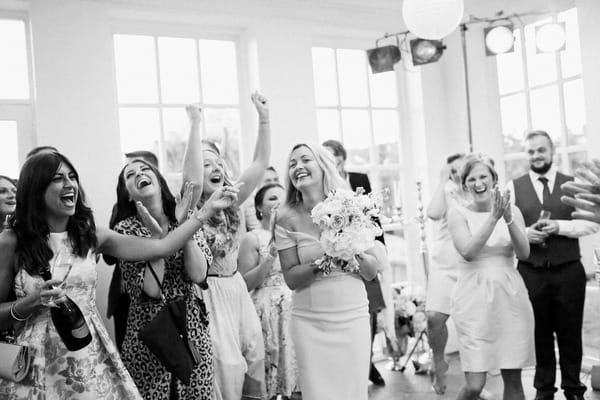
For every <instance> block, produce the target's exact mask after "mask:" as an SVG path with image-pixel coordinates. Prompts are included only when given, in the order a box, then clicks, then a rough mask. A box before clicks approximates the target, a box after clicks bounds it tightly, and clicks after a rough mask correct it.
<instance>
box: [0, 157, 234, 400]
mask: <svg viewBox="0 0 600 400" xmlns="http://www.w3.org/2000/svg"><path fill="white" fill-rule="evenodd" d="M221 194H222V192H221V193H219V194H217V195H215V197H213V199H212V200H211V201H210V202H207V203H209V205H208V206H207V207H205V208H204V209H202V210H199V211H197V212H196V214H195V216H194V218H190V219H188V220H187V221H186V222H185V223H183V224H182V225H180V226H179V227H178V228H177V229H175V230H174V231H172V232H171V233H170V234H169V235H167V236H165V237H164V238H162V239H160V240H153V239H142V238H137V237H134V236H125V235H120V234H118V233H116V232H114V231H111V230H109V229H106V228H96V226H95V223H94V217H93V214H92V210H91V209H90V208H89V207H87V206H86V205H85V198H84V194H83V191H82V189H81V187H80V184H79V176H78V174H77V172H76V171H75V168H74V167H73V165H72V164H71V162H70V161H69V160H68V159H67V158H66V157H65V156H63V155H62V154H60V153H55V152H51V153H43V154H42V153H40V154H38V155H35V156H32V157H30V158H29V159H28V160H27V161H26V162H25V164H24V165H23V168H22V170H21V174H20V176H19V182H18V190H17V208H16V211H15V214H14V215H13V217H12V218H11V220H10V228H11V229H7V230H5V231H3V232H2V233H1V234H0V329H6V328H8V327H11V326H13V327H14V328H15V334H16V335H15V336H16V343H17V344H20V345H25V346H29V348H30V350H31V351H32V353H33V357H34V358H33V363H32V368H31V371H30V372H29V374H28V375H27V377H26V378H25V379H24V380H23V381H21V382H20V383H15V382H12V381H8V380H3V379H0V398H1V399H9V400H18V399H36V400H45V399H48V400H54V399H79V400H96V399H114V400H118V399H123V400H132V399H133V400H137V399H139V400H141V398H142V397H141V396H140V394H139V392H138V390H137V388H136V386H135V384H134V383H133V380H132V379H131V377H130V375H129V373H128V372H127V370H126V369H125V367H124V366H123V363H122V362H121V359H120V358H119V355H118V352H117V349H116V347H115V345H114V344H113V343H112V341H111V340H110V338H109V335H108V333H107V331H106V328H105V327H104V325H103V324H102V319H101V317H100V315H99V313H98V309H97V308H96V300H95V298H96V284H97V274H96V255H97V254H99V253H107V254H110V255H112V256H115V257H118V258H121V259H126V260H142V259H154V258H163V257H166V256H168V255H169V254H172V253H174V252H175V251H176V250H177V249H179V248H181V247H182V246H183V245H184V244H185V242H186V241H187V240H188V239H189V238H191V237H192V236H193V234H194V233H195V232H196V231H197V230H198V229H199V228H200V226H201V225H202V223H203V222H204V221H205V220H206V219H207V218H208V217H210V216H211V215H212V212H211V211H210V210H211V209H212V210H218V209H219V208H223V207H226V206H228V205H229V204H230V203H231V202H232V201H233V200H234V198H235V194H234V193H232V194H231V195H224V196H221V197H222V198H221V199H220V202H221V206H220V207H217V206H216V202H215V201H213V200H215V199H216V198H217V197H218V196H220V195H221ZM138 212H139V213H140V214H141V215H143V216H145V217H146V216H148V212H147V210H145V209H144V208H143V206H138ZM61 260H71V261H70V262H69V263H66V262H65V263H63V262H61ZM46 272H50V273H51V274H52V279H51V280H49V281H44V280H43V279H42V278H41V275H42V274H45V273H46ZM11 286H12V287H14V289H15V293H16V296H17V299H16V300H15V301H9V300H8V299H7V295H8V293H9V290H10V288H11ZM65 295H66V296H69V297H70V298H71V299H72V300H73V301H74V302H75V303H77V305H78V306H79V308H80V309H81V311H82V313H83V315H84V318H85V320H86V322H87V325H88V327H89V330H90V333H91V336H92V341H91V342H90V344H88V345H87V346H86V347H84V348H83V349H80V350H78V351H68V350H67V349H66V347H65V345H64V343H63V341H62V340H61V338H60V337H59V335H58V332H57V331H56V329H55V328H54V325H53V323H52V319H51V318H50V307H53V306H54V305H55V304H56V303H55V302H60V301H61V300H62V299H64V296H65Z"/></svg>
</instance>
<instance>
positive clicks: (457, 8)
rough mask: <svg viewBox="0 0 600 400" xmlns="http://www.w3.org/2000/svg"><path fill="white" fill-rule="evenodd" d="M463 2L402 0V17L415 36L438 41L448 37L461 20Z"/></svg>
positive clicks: (459, 0) (458, 0)
mask: <svg viewBox="0 0 600 400" xmlns="http://www.w3.org/2000/svg"><path fill="white" fill-rule="evenodd" d="M463 12H464V2H463V0H404V3H403V5H402V16H403V17H404V22H405V24H406V27H407V28H408V30H409V31H411V33H413V34H414V35H415V36H418V37H420V38H424V39H431V40H439V39H442V38H444V37H445V36H448V35H449V34H450V33H451V32H452V31H453V30H454V29H456V27H458V24H460V21H461V20H462V18H463Z"/></svg>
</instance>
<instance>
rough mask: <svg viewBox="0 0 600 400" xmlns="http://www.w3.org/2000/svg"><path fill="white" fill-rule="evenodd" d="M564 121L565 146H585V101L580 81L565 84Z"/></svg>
mask: <svg viewBox="0 0 600 400" xmlns="http://www.w3.org/2000/svg"><path fill="white" fill-rule="evenodd" d="M564 96H565V120H566V123H567V144H569V145H571V144H585V143H586V141H587V140H586V135H585V100H584V97H583V83H582V80H581V79H577V80H575V81H571V82H568V83H565V86H564Z"/></svg>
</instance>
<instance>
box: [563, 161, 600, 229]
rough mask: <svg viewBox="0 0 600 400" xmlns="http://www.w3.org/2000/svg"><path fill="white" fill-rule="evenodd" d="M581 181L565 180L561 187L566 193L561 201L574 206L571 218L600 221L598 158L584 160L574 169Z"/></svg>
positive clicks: (599, 169) (599, 168) (599, 163)
mask: <svg viewBox="0 0 600 400" xmlns="http://www.w3.org/2000/svg"><path fill="white" fill-rule="evenodd" d="M575 176H576V177H577V178H579V179H581V182H567V183H564V184H562V186H561V189H562V190H563V191H564V192H565V193H567V194H568V196H562V197H561V199H560V200H561V201H562V202H563V203H565V204H567V205H569V206H571V207H574V208H576V209H577V210H576V211H574V212H573V213H572V214H571V215H572V216H573V218H577V219H585V220H588V221H592V222H596V223H600V160H598V159H595V160H592V162H586V163H584V164H583V166H582V167H581V168H578V169H577V171H575Z"/></svg>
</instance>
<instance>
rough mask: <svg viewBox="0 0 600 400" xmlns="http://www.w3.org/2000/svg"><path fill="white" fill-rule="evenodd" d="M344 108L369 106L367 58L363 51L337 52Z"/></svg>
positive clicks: (342, 50) (343, 50)
mask: <svg viewBox="0 0 600 400" xmlns="http://www.w3.org/2000/svg"><path fill="white" fill-rule="evenodd" d="M337 65H338V74H339V78H340V97H341V104H342V106H347V107H365V106H367V105H368V104H369V92H368V89H367V58H366V55H365V52H364V51H362V50H345V49H341V50H338V51H337Z"/></svg>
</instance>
